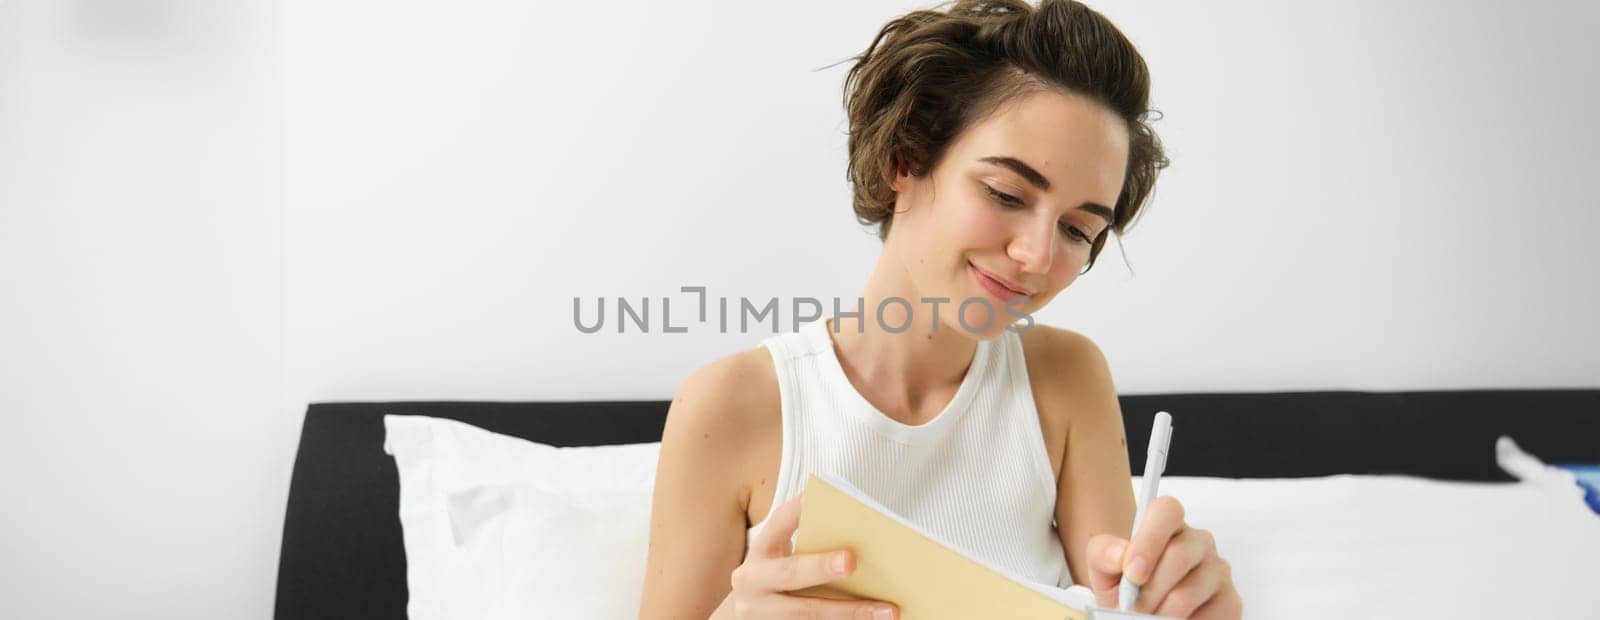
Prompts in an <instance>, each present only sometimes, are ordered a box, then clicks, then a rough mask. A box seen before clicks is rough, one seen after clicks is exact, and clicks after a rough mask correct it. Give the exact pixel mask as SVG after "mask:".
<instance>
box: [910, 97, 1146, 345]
mask: <svg viewBox="0 0 1600 620" xmlns="http://www.w3.org/2000/svg"><path fill="white" fill-rule="evenodd" d="M1127 161H1128V132H1127V128H1126V127H1125V126H1124V125H1123V123H1122V121H1121V119H1119V118H1118V117H1117V116H1116V115H1115V114H1114V113H1112V112H1111V111H1110V110H1108V109H1106V108H1104V107H1103V106H1100V105H1099V104H1097V103H1094V102H1092V101H1090V100H1088V99H1085V98H1083V97H1080V96H1076V95H1067V94H1062V93H1060V92H1056V91H1041V92H1036V93H1034V94H1031V95H1026V96H1024V97H1022V98H1020V99H1017V100H1014V101H1012V102H1010V103H1009V104H1007V105H1006V106H1004V107H1003V108H1001V109H1000V110H999V111H998V112H997V113H996V114H994V115H993V116H991V117H990V118H988V119H987V120H984V121H982V122H980V123H978V124H976V125H973V126H972V127H969V128H968V129H967V130H966V131H964V132H963V133H962V134H961V135H959V136H957V138H956V140H955V142H953V143H952V144H951V145H950V148H949V149H948V150H947V151H946V153H945V156H944V158H943V160H942V161H941V162H940V163H939V165H938V167H936V168H935V169H933V170H932V171H931V172H930V173H929V174H927V175H925V176H923V177H921V178H918V177H913V176H910V175H907V174H903V173H902V174H898V175H897V176H896V178H895V189H896V190H897V192H898V196H897V198H896V205H895V209H896V213H895V216H894V224H893V226H891V227H890V229H889V237H888V239H886V240H885V246H886V249H892V251H894V252H895V253H896V256H897V257H898V258H899V259H900V261H901V263H902V264H903V265H904V266H905V269H906V272H907V273H908V274H909V276H910V278H911V281H912V284H913V285H914V286H915V288H916V294H918V295H920V296H922V297H946V298H949V300H950V301H949V303H948V304H947V305H945V306H943V307H941V308H940V310H941V312H939V321H940V322H941V323H943V324H945V326H948V327H949V328H953V329H960V330H962V331H964V332H967V333H971V334H973V335H974V337H977V338H980V339H984V340H987V339H989V338H993V337H995V336H997V335H999V334H1000V333H1001V330H1003V329H1005V327H1006V326H1007V325H1010V324H1012V323H1015V322H1016V321H1017V320H1019V317H1020V316H1021V315H1023V314H1033V313H1034V312H1036V311H1038V310H1039V309H1040V308H1043V307H1044V306H1045V304H1048V303H1049V302H1050V300H1051V299H1052V298H1054V297H1055V296H1056V294H1057V293H1060V292H1061V290H1062V289H1064V288H1066V287H1067V285H1069V284H1071V283H1072V281H1073V280H1074V279H1076V278H1077V276H1078V273H1079V272H1081V271H1082V270H1083V268H1084V266H1085V265H1086V264H1087V263H1088V260H1089V248H1090V246H1091V244H1092V242H1093V241H1094V239H1095V237H1096V236H1098V235H1099V234H1100V233H1101V232H1103V231H1105V230H1106V228H1107V226H1109V224H1110V217H1111V210H1110V209H1111V207H1113V206H1115V205H1116V202H1117V196H1118V195H1120V194H1121V193H1122V182H1123V176H1124V175H1125V174H1126V168H1127ZM983 274H987V275H988V276H991V277H993V278H997V279H998V280H1000V281H1002V282H1003V283H1007V284H1008V285H1009V286H1010V287H1011V288H1015V289H1019V290H1020V291H1022V292H1025V293H1028V295H1027V296H1026V298H1024V299H1016V297H1017V295H1016V294H1015V293H1010V292H1007V291H1005V290H993V289H994V287H993V286H992V284H991V283H990V282H987V281H986V280H987V278H986V277H985V276H984V275H983ZM975 297H983V298H986V299H988V301H989V303H990V305H991V306H992V307H993V308H994V318H993V320H992V321H990V324H989V328H988V329H987V330H982V331H981V332H980V331H979V330H978V329H977V328H980V327H982V326H983V325H984V323H985V321H986V319H987V318H988V311H987V310H986V309H985V308H984V307H983V305H982V304H980V303H979V302H976V301H974V302H971V303H970V304H968V305H967V309H966V311H965V313H964V318H965V323H966V326H970V327H971V328H972V329H967V327H966V326H963V325H962V324H961V323H960V322H958V321H959V319H958V318H957V317H956V316H955V315H956V313H957V311H958V310H959V309H960V306H961V303H962V301H964V300H966V299H968V298H975ZM913 301H915V300H913ZM1008 302H1009V303H1011V304H1012V309H1011V310H1009V311H1008V310H1007V303H1008ZM921 307H923V306H922V305H918V308H921Z"/></svg>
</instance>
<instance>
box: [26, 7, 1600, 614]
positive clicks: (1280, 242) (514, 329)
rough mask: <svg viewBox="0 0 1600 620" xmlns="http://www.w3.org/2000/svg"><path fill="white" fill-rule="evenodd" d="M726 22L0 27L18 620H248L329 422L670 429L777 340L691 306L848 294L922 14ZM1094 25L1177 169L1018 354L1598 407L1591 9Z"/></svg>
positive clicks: (567, 12) (101, 12) (1262, 380)
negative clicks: (692, 289) (328, 404)
mask: <svg viewBox="0 0 1600 620" xmlns="http://www.w3.org/2000/svg"><path fill="white" fill-rule="evenodd" d="M718 4H721V3H706V2H698V3H681V4H669V3H653V2H642V1H635V2H611V3H604V4H587V3H505V2H502V3H490V2H469V3H449V4H439V3H420V2H419V3H391V2H375V1H369V2H308V1H305V0H298V1H290V2H285V3H282V4H281V6H280V5H274V4H273V3H269V2H264V1H263V2H248V3H229V4H223V3H210V2H203V1H199V0H190V1H180V0H138V1H133V0H126V1H123V2H95V1H92V0H73V1H67V2H57V3H46V2H41V1H30V2H22V1H17V0H11V1H4V0H0V283H3V284H4V289H3V290H4V295H5V297H4V303H3V304H0V323H3V325H5V329H4V330H0V350H3V351H4V352H5V353H4V354H3V356H0V364H4V366H3V367H0V411H3V412H4V414H5V415H6V416H7V420H8V421H11V422H12V424H11V432H8V433H3V434H0V437H3V438H0V442H3V443H0V459H4V461H3V462H4V465H3V467H0V471H3V472H4V474H3V477H0V485H3V486H0V492H4V497H5V498H6V500H7V505H8V509H7V510H4V511H0V515H3V516H0V523H3V524H4V532H5V533H4V535H3V538H0V558H3V559H0V616H5V617H72V618H93V617H100V618H109V617H118V618H126V617H149V618H155V617H161V618H220V617H228V618H266V617H268V616H269V615H270V612H271V601H272V595H273V580H274V577H275V573H276V564H277V545H278V542H279V541H278V532H279V528H280V527H281V523H282V515H283V509H282V504H283V501H284V498H285V495H286V492H287V487H288V474H289V469H290V466H291V462H292V459H293V453H294V448H295V441H296V438H297V434H298V430H299V426H298V425H299V421H300V416H301V414H302V413H303V410H304V406H305V404H306V403H307V402H310V401H318V400H347V399H348V400H355V399H407V398H439V399H447V398H460V399H530V400H531V399H552V400H557V399H559V400H565V399H596V398H616V399H626V398H649V399H664V398H668V397H669V396H670V395H671V393H672V391H673V390H674V388H675V387H676V386H677V384H678V382H679V381H681V379H682V378H683V376H684V375H686V374H687V373H688V372H690V371H691V370H692V369H693V368H695V367H697V366H699V365H700V364H703V363H705V362H706V361H709V360H711V359H713V358H715V357H718V356H721V355H724V354H727V353H728V352H731V351H733V350H736V349H738V348H742V347H747V346H753V345H755V344H756V343H757V342H759V340H760V339H761V338H762V337H764V336H765V335H767V334H766V333H745V334H740V333H738V331H737V330H734V331H733V332H732V333H727V334H722V333H718V332H717V329H716V327H715V317H714V316H713V317H712V318H713V320H712V322H711V323H708V324H700V323H697V322H691V321H689V319H691V318H692V315H691V313H690V308H691V304H692V302H693V301H694V300H695V298H694V297H693V296H692V295H689V294H686V293H682V292H679V287H680V286H693V285H700V286H705V287H707V289H708V293H709V294H710V295H711V296H712V297H713V299H714V298H716V297H729V298H731V299H734V300H736V299H737V298H739V297H741V296H745V297H753V298H766V297H778V298H780V299H781V300H784V301H785V302H787V300H790V299H793V298H795V297H807V296H809V297H817V298H821V299H823V300H824V301H825V302H826V301H827V300H829V299H830V298H832V297H839V298H841V299H846V300H851V299H854V297H855V295H856V294H857V293H858V292H859V289H860V287H861V286H862V284H863V282H864V281H865V278H866V276H867V273H868V270H869V269H870V267H871V265H872V261H873V259H874V257H875V256H876V252H877V248H878V242H877V241H876V240H875V238H874V237H872V236H871V235H869V234H868V233H866V232H864V231H863V230H861V229H859V228H858V227H856V226H855V224H854V220H853V218H852V216H851V212H850V209H849V206H848V205H849V194H848V188H847V187H846V186H845V184H844V182H843V161H844V135H843V132H844V129H845V126H844V124H843V115H842V111H841V109H840V102H839V98H840V92H839V86H840V80H841V78H842V76H843V73H844V71H845V66H844V65H840V66H835V67H832V68H828V69H823V70H819V71H814V69H817V68H819V67H823V66H824V65H828V64H830V63H833V62H834V61H837V60H840V59H843V58H845V57H848V56H849V55H851V54H854V53H856V52H859V51H860V49H861V48H862V47H863V46H865V44H866V43H867V42H868V41H869V40H870V37H871V36H872V35H873V34H874V33H875V32H876V31H877V28H878V27H879V26H880V25H881V24H882V23H883V22H884V21H885V20H887V19H888V18H890V17H891V16H893V15H895V14H897V13H899V12H901V11H903V10H905V9H908V8H911V7H914V6H921V5H923V4H925V3H911V2H859V1H854V0H851V1H846V0H835V1H829V2H808V3H805V4H804V5H803V8H802V7H798V6H795V5H785V4H774V3H739V5H738V8H737V9H736V10H735V9H732V8H729V7H728V6H727V5H723V6H715V5H718ZM1291 4H1292V5H1291ZM1095 6H1096V7H1097V8H1099V9H1100V10H1102V11H1103V12H1105V13H1106V14H1107V15H1109V16H1110V17H1112V19H1113V20H1115V21H1116V22H1117V23H1118V24H1119V25H1121V27H1122V28H1123V30H1124V31H1125V32H1126V33H1128V35H1129V36H1130V38H1132V39H1133V40H1134V41H1135V43H1136V44H1138V45H1139V46H1140V47H1141V49H1142V50H1143V52H1144V54H1145V57H1146V59H1147V60H1148V61H1149V63H1150V65H1151V68H1152V70H1153V72H1154V75H1155V92H1154V100H1155V105H1156V107H1158V108H1159V109H1161V110H1162V111H1163V112H1164V113H1165V118H1164V119H1163V120H1161V121H1159V122H1157V123H1156V127H1157V130H1158V131H1159V132H1160V133H1161V135H1162V137H1163V138H1164V140H1165V141H1166V143H1167V145H1168V149H1169V154H1170V156H1171V157H1172V159H1173V160H1174V165H1173V167H1172V168H1171V169H1169V170H1168V171H1167V172H1166V174H1165V175H1164V176H1163V178H1162V180H1161V182H1160V183H1159V184H1158V189H1157V191H1156V194H1155V199H1154V202H1153V204H1152V206H1151V207H1150V209H1151V210H1150V212H1149V213H1148V214H1147V216H1146V218H1145V219H1144V220H1143V221H1142V222H1141V224H1140V226H1139V227H1138V228H1137V229H1136V231H1135V232H1134V233H1133V234H1132V235H1131V236H1130V237H1129V238H1128V239H1127V240H1126V244H1125V248H1122V249H1125V251H1126V254H1127V255H1128V258H1129V259H1130V261H1131V263H1132V266H1133V269H1132V271H1131V272H1130V270H1129V269H1128V268H1127V266H1126V265H1125V264H1124V263H1123V262H1122V260H1121V255H1122V252H1121V251H1120V250H1119V248H1117V247H1110V248H1108V250H1107V253H1106V254H1105V255H1104V257H1103V260H1102V262H1101V264H1100V265H1099V266H1097V267H1096V270H1095V272H1094V274H1093V275H1091V276H1089V277H1088V278H1086V279H1084V280H1080V281H1079V282H1078V283H1077V284H1075V285H1074V287H1073V288H1072V289H1070V290H1069V291H1068V292H1067V293H1064V294H1063V295H1062V296H1061V297H1060V298H1059V299H1058V301H1057V302H1056V303H1055V304H1054V305H1053V306H1052V307H1051V308H1049V309H1048V310H1047V311H1046V312H1044V313H1043V314H1042V315H1041V316H1040V317H1039V319H1040V320H1041V321H1043V322H1046V323H1051V324H1056V325H1061V326H1066V327H1070V328H1074V329H1078V330H1080V331H1084V332H1085V333H1088V334H1090V335H1091V336H1092V337H1094V338H1095V339H1096V340H1097V341H1098V342H1100V344H1101V346H1102V347H1103V348H1104V349H1105V351H1106V353H1107V354H1108V356H1109V357H1110V360H1111V363H1112V366H1113V372H1114V373H1115V375H1116V379H1117V382H1118V385H1119V387H1120V388H1121V389H1122V390H1123V391H1125V392H1151V391H1180V390H1204V391H1214V390H1290V389H1322V388H1350V389H1374V390H1389V389H1432V388H1472V387H1583V386H1587V387H1594V386H1597V385H1600V381H1597V380H1596V379H1597V378H1600V347H1597V346H1596V345H1600V341H1597V338H1596V336H1594V335H1593V334H1594V332H1595V330H1594V328H1593V318H1592V317H1593V315H1594V314H1595V309H1596V307H1597V305H1600V290H1597V289H1600V287H1597V286H1596V284H1595V283H1596V282H1600V250H1596V249H1594V247H1593V246H1592V245H1588V244H1584V243H1582V241H1584V239H1585V237H1587V236H1589V235H1591V234H1592V233H1591V231H1593V230H1595V229H1597V228H1600V209H1597V207H1600V204H1597V199H1596V198H1595V197H1594V194H1593V193H1592V192H1590V191H1589V189H1590V187H1589V185H1588V182H1589V180H1590V175H1591V171H1592V170H1595V169H1596V168H1597V164H1600V157H1597V155H1596V154H1595V151H1594V150H1593V148H1592V145H1593V144H1595V143H1596V141H1597V138H1600V135H1597V134H1600V121H1597V120H1596V119H1595V118H1594V117H1593V116H1592V115H1591V114H1589V112H1590V111H1591V110H1595V109H1600V86H1596V84H1595V83H1594V80H1592V79H1590V78H1588V76H1591V75H1594V74H1596V73H1597V70H1600V66H1597V65H1600V42H1596V40H1595V39H1594V38H1593V37H1591V36H1589V35H1590V33H1592V32H1593V31H1594V30H1595V28H1596V27H1597V26H1600V9H1597V8H1596V7H1595V5H1593V4H1590V3H1581V2H1532V3H1518V4H1516V5H1507V4H1503V3H1491V2H1485V1H1481V0H1479V1H1474V2H1451V3H1444V2H1437V3H1416V2H1375V1H1372V2H1356V3H1348V2H1347V3H1278V2H1268V1H1254V2H1242V3H1187V2H1139V3H1132V2H1128V3H1099V4H1096V5H1095ZM279 9H281V12H280V11H279ZM280 75H281V83H280V81H279V76H280ZM280 108H281V118H279V117H277V116H275V114H277V113H278V112H279V111H280ZM280 132H281V138H282V145H281V156H282V161H281V170H280V164H279V160H278V157H279V155H280V150H279V144H278V139H279V135H280ZM280 172H281V179H280V178H279V174H280ZM280 181H281V182H280ZM280 190H281V191H280ZM574 296H582V297H584V298H585V299H586V300H590V299H592V298H593V297H595V296H605V297H607V298H609V299H611V301H612V303H613V304H614V299H615V297H617V296H627V297H631V298H634V299H638V298H639V297H641V296H649V297H652V298H655V299H654V301H653V302H652V303H653V306H652V311H653V313H654V314H652V317H651V318H652V321H653V322H655V323H656V325H657V326H659V320H660V319H659V312H660V309H659V301H660V300H659V298H660V297H662V296H669V297H672V298H673V313H674V314H673V323H674V324H675V325H688V326H689V333H687V334H661V333H659V330H657V333H651V334H638V333H627V334H616V333H615V332H612V331H610V330H607V332H606V333H601V334H594V335H586V334H581V333H578V331H577V330H576V329H575V328H574V327H573V325H572V322H571V321H572V320H571V311H572V306H571V304H572V298H573V297H574ZM587 307H589V308H592V306H587ZM611 309H612V310H613V311H614V307H613V308H611ZM784 313H785V321H787V319H788V317H787V309H785V311H784ZM19 430H20V432H19Z"/></svg>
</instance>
